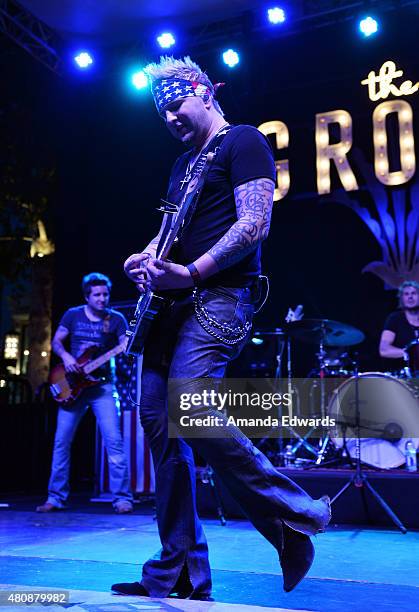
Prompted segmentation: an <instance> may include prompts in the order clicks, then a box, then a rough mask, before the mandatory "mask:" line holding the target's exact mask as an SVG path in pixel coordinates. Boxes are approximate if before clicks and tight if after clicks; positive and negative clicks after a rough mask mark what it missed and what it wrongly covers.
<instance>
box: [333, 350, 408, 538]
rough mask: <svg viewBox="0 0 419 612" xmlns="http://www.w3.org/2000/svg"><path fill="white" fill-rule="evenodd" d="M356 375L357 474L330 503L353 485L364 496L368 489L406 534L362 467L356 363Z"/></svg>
mask: <svg viewBox="0 0 419 612" xmlns="http://www.w3.org/2000/svg"><path fill="white" fill-rule="evenodd" d="M354 373H355V401H354V404H355V431H356V438H355V444H356V446H355V473H354V475H353V476H352V477H351V478H350V479H349V480H348V482H347V483H346V484H345V485H344V486H343V487H342V488H341V489H340V490H339V491H338V492H337V493H336V495H335V496H334V497H333V498H332V499H331V501H330V503H331V504H334V503H335V502H336V501H337V500H338V499H339V497H340V496H341V495H342V494H343V493H344V492H345V491H346V490H347V489H349V487H350V486H351V485H353V486H354V487H356V488H357V489H359V490H360V491H361V493H362V495H364V493H365V489H367V490H368V491H369V492H370V493H371V495H372V496H373V497H374V498H375V500H376V501H377V502H378V504H379V505H380V506H381V507H382V508H383V510H384V512H385V513H386V514H387V516H388V517H389V518H390V519H391V520H392V521H393V523H394V524H395V525H396V527H398V529H400V531H401V532H402V533H406V532H407V529H406V527H405V526H404V525H403V523H402V522H401V521H400V519H399V518H398V517H397V516H396V514H395V513H394V512H393V510H392V509H391V508H390V506H389V505H388V504H387V502H386V501H384V499H383V498H382V497H381V495H379V493H378V492H377V491H376V490H375V489H374V487H373V486H372V485H371V484H370V482H369V481H368V478H367V477H366V475H365V474H364V472H363V470H362V466H361V424H360V419H361V415H360V399H359V371H358V363H357V362H356V361H354Z"/></svg>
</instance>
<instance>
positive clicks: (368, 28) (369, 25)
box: [359, 16, 378, 36]
mask: <svg viewBox="0 0 419 612" xmlns="http://www.w3.org/2000/svg"><path fill="white" fill-rule="evenodd" d="M359 29H360V31H361V32H362V34H363V35H364V36H371V35H372V34H375V33H376V32H377V31H378V22H377V21H376V19H374V18H373V17H370V16H368V17H365V19H361V21H360V22H359Z"/></svg>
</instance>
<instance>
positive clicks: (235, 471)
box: [140, 287, 325, 597]
mask: <svg viewBox="0 0 419 612" xmlns="http://www.w3.org/2000/svg"><path fill="white" fill-rule="evenodd" d="M202 302H203V304H204V306H205V308H206V310H207V313H208V315H209V316H210V317H211V318H215V319H216V320H217V321H219V322H222V323H226V324H227V325H229V326H230V327H234V326H237V325H245V324H246V322H249V321H251V319H252V316H253V310H254V307H253V304H252V299H251V292H250V290H249V289H236V288H235V289H232V288H225V287H217V288H214V289H204V290H202ZM215 331H216V333H217V335H219V336H220V330H219V328H217V329H216V330H215ZM221 336H222V332H221ZM226 339H228V338H222V337H219V338H215V337H214V335H212V334H211V330H210V331H207V330H205V329H204V327H203V326H202V325H201V324H200V323H199V321H198V320H197V317H196V315H195V312H194V305H193V302H192V298H191V296H190V295H189V296H188V295H187V296H186V297H184V298H182V299H177V300H176V301H175V302H174V303H172V305H171V306H170V307H169V308H168V309H167V310H166V311H165V312H164V313H163V316H161V317H160V319H157V320H156V321H155V322H154V324H153V326H152V329H151V332H150V335H149V337H148V338H147V346H146V350H145V352H144V360H143V374H142V387H141V388H142V392H141V411H140V415H141V423H142V426H143V428H144V430H145V433H146V436H147V438H148V441H149V444H150V447H151V451H152V454H153V460H154V467H155V471H156V506H157V520H158V528H159V535H160V540H161V544H162V549H161V550H160V551H158V553H157V554H156V555H155V556H154V557H153V558H152V559H150V560H149V561H147V562H146V563H145V565H144V566H143V575H142V584H143V586H144V587H145V588H146V589H147V591H148V593H149V594H150V595H151V596H153V597H166V596H167V595H168V594H169V593H170V592H171V591H174V590H179V591H183V592H185V590H187V586H188V585H190V591H192V592H195V593H200V594H209V593H210V591H211V573H210V567H209V562H208V548H207V542H206V539H205V535H204V532H203V529H202V526H201V523H200V521H199V518H198V515H197V509H196V497H195V469H194V459H193V454H192V449H194V450H196V451H197V452H198V453H199V454H200V455H201V456H202V457H203V458H204V459H205V460H206V461H207V462H208V463H209V464H211V466H212V467H213V468H214V470H215V472H216V473H217V475H218V477H219V478H220V479H221V480H222V481H223V482H224V484H225V485H226V486H227V487H228V489H229V490H230V492H231V493H232V494H233V496H234V497H235V498H236V500H237V501H238V503H239V504H240V506H241V507H242V509H243V511H244V513H245V514H246V515H247V517H248V518H249V520H250V521H251V522H252V523H253V525H254V526H255V527H256V528H257V529H258V530H259V531H260V532H261V533H262V534H263V535H264V536H265V537H266V538H267V539H268V540H269V542H271V543H272V544H273V545H274V546H275V548H276V549H277V550H278V553H279V554H281V552H282V547H283V533H282V522H283V521H284V522H285V523H287V524H288V525H289V526H291V527H292V528H294V529H297V530H299V531H302V532H304V533H307V534H313V533H317V531H318V529H319V527H320V526H321V525H322V517H323V515H324V513H325V507H324V503H323V502H320V501H315V500H313V499H312V498H311V497H310V496H309V495H308V494H307V493H306V492H305V491H304V490H303V489H301V487H299V486H298V485H297V484H295V483H294V482H292V481H291V480H290V479H289V478H287V477H286V476H283V475H281V474H280V473H279V472H278V471H277V469H276V468H274V467H273V466H272V464H271V463H270V462H269V460H268V459H267V458H266V457H265V455H263V454H262V453H261V452H260V451H259V450H258V449H257V448H256V447H255V446H254V445H253V444H252V443H251V441H250V440H249V439H248V438H246V436H244V434H242V432H241V431H240V430H239V429H238V428H237V427H235V426H232V425H229V426H227V425H225V426H224V428H223V436H226V437H223V438H205V439H204V438H194V439H192V438H190V439H188V440H187V441H185V440H183V439H181V438H168V418H167V380H168V378H171V379H189V380H190V386H189V388H188V389H187V391H188V392H193V387H194V379H199V378H205V377H211V378H221V377H223V376H224V374H225V369H226V366H227V364H228V362H229V361H230V360H231V359H234V358H235V357H236V356H237V355H238V354H239V353H240V351H241V349H242V348H243V346H244V344H245V343H246V340H247V338H244V339H243V340H242V341H241V342H240V343H238V344H235V345H231V344H228V343H227V342H225V341H223V340H226ZM195 384H196V383H195ZM211 413H212V411H211V409H210V408H209V407H207V406H199V407H196V408H195V411H189V412H188V414H189V415H190V416H191V417H192V416H202V417H205V416H206V415H208V414H211ZM171 416H173V418H174V419H176V415H175V414H173V415H171ZM217 416H220V413H217Z"/></svg>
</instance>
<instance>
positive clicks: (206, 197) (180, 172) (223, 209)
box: [167, 125, 276, 287]
mask: <svg viewBox="0 0 419 612" xmlns="http://www.w3.org/2000/svg"><path fill="white" fill-rule="evenodd" d="M190 158H191V151H188V152H187V153H185V154H184V155H182V156H181V157H179V158H178V159H177V160H176V162H175V164H174V166H173V169H172V173H171V176H170V183H169V190H168V194H167V198H168V200H169V202H172V203H175V204H179V203H180V201H181V200H182V198H183V194H184V191H185V189H186V187H183V189H181V188H180V183H181V181H182V179H183V178H184V177H185V174H186V170H187V166H188V162H189V160H190ZM258 178H269V179H271V180H273V181H275V179H276V170H275V163H274V159H273V154H272V149H271V146H270V144H269V142H268V140H267V138H266V137H265V136H264V135H263V134H262V133H261V132H259V130H257V129H256V128H255V127H252V126H250V125H237V126H234V127H233V128H231V129H230V130H229V131H228V132H227V134H226V135H225V137H224V139H223V141H222V143H221V146H220V150H219V152H218V154H217V155H216V157H215V159H214V160H213V162H212V165H211V168H210V170H209V172H208V175H207V178H206V180H205V185H204V188H203V190H202V193H201V197H200V199H199V202H198V205H197V207H196V209H195V211H194V213H193V215H192V218H191V220H190V222H189V224H188V225H187V227H186V228H185V230H184V231H183V233H182V234H181V238H180V240H179V243H178V246H177V248H176V251H175V254H174V259H175V261H176V262H177V263H180V264H184V265H185V264H189V263H191V262H193V261H194V260H195V259H198V257H200V256H201V255H203V254H204V253H206V252H207V251H208V250H209V249H210V248H211V247H212V246H214V244H216V243H217V242H218V240H220V238H221V237H222V236H223V235H224V234H225V233H226V232H227V231H228V230H229V228H230V227H231V226H232V225H233V224H234V223H235V222H236V221H237V213H236V204H235V199H234V189H235V188H236V187H238V186H239V185H243V184H244V183H247V182H248V181H252V180H255V179H258ZM260 259H261V257H260V246H258V247H255V249H254V250H253V251H252V252H251V253H248V254H247V255H246V256H245V257H243V259H241V260H240V261H239V262H237V263H236V264H234V265H233V266H231V267H229V268H226V269H225V270H222V271H221V272H219V273H218V274H216V275H214V276H212V277H210V278H209V279H207V280H206V281H205V283H204V284H205V285H206V286H210V285H216V284H219V285H224V286H227V287H228V286H229V287H244V286H248V285H250V284H251V282H252V280H253V279H254V278H255V277H257V275H258V274H260V270H261V263H260Z"/></svg>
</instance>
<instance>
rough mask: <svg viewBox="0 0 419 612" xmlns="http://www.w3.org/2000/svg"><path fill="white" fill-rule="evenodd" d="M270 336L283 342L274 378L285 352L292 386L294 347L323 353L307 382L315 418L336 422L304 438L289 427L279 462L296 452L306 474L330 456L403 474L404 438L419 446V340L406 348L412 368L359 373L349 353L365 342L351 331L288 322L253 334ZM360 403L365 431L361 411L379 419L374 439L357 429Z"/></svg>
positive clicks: (325, 323)
mask: <svg viewBox="0 0 419 612" xmlns="http://www.w3.org/2000/svg"><path fill="white" fill-rule="evenodd" d="M290 312H292V311H290ZM268 333H270V334H274V335H275V336H276V338H277V355H276V361H277V367H276V373H275V377H276V378H281V375H282V372H281V371H282V364H281V361H282V355H283V352H284V349H285V347H286V350H287V363H286V370H287V378H288V384H289V385H290V386H292V383H293V379H292V377H293V372H292V359H291V350H292V343H293V342H303V343H307V344H311V345H315V346H316V347H317V352H316V357H317V360H318V365H317V367H316V369H315V370H313V371H312V372H311V373H310V375H309V377H310V379H311V382H310V379H309V380H308V382H309V384H311V386H312V389H311V391H310V394H309V395H310V396H315V398H316V403H315V408H314V410H315V412H316V413H317V414H316V415H315V416H318V417H320V418H321V419H322V420H324V418H325V417H327V418H328V419H329V420H333V421H334V422H336V423H337V424H338V426H337V427H336V428H331V427H326V428H322V427H321V428H314V431H313V430H310V431H309V433H308V434H307V435H306V436H302V435H299V433H298V431H296V430H295V429H292V428H288V430H289V435H288V434H286V442H287V445H286V447H285V446H284V440H283V439H280V440H278V448H277V449H276V453H275V454H276V455H277V457H276V459H279V461H278V463H279V462H281V460H284V458H285V461H286V463H287V464H289V461H288V460H287V458H286V455H288V456H289V454H290V452H292V456H293V459H294V462H295V464H296V465H297V466H301V467H307V468H311V467H316V466H320V465H322V466H324V465H326V464H329V459H330V456H331V455H332V460H331V461H330V463H336V462H343V461H348V462H349V463H350V464H352V459H356V457H357V453H359V454H360V456H361V460H362V463H364V464H366V465H369V466H372V467H376V468H380V469H391V468H397V467H400V466H402V465H403V464H404V463H405V453H404V449H405V445H406V439H413V442H414V444H415V446H416V448H417V447H418V444H419V432H418V430H419V394H418V386H417V382H418V380H417V379H416V378H415V377H416V375H417V373H418V372H419V339H417V340H415V341H414V342H412V343H411V344H410V345H409V346H408V347H406V354H407V355H408V357H409V361H408V366H407V367H405V368H403V370H402V371H401V372H400V373H397V374H394V373H383V372H362V373H360V372H358V365H357V363H356V361H354V360H352V359H351V358H350V357H349V355H348V353H347V352H346V349H347V348H348V347H354V346H356V345H358V344H360V343H361V342H362V341H363V340H364V337H365V336H364V334H363V333H362V331H360V330H359V329H357V328H355V327H353V326H351V325H348V324H346V323H340V322H338V321H332V320H329V319H300V320H295V319H293V318H292V317H288V319H287V325H286V326H285V327H284V330H278V329H277V330H275V332H256V334H255V336H257V335H263V334H268ZM330 379H335V381H331V380H330ZM333 383H334V384H333ZM315 391H316V392H315ZM297 394H298V391H297ZM305 397H307V395H305ZM359 398H361V399H359ZM365 398H367V399H368V401H366V399H365ZM355 404H358V405H357V407H356V408H357V410H359V413H360V415H361V417H360V418H361V430H362V429H363V428H364V425H365V422H366V421H365V418H366V417H365V414H364V415H363V412H364V413H368V415H371V414H373V415H374V427H372V426H371V425H370V426H369V427H370V429H371V431H370V433H369V434H368V431H366V430H364V431H360V428H359V423H358V427H356V426H355V423H354V419H355V408H354V406H355ZM366 404H368V406H366ZM297 405H298V403H297ZM364 429H368V427H367V428H364ZM415 432H417V433H416V437H415ZM368 435H370V437H367V436H368ZM266 440H267V438H265V439H264V440H262V443H261V444H263V442H264V441H266ZM290 447H291V448H290ZM284 448H285V449H286V450H284ZM271 455H272V453H271Z"/></svg>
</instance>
